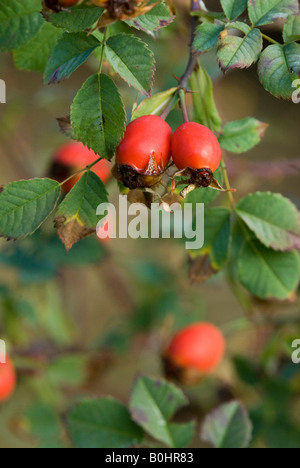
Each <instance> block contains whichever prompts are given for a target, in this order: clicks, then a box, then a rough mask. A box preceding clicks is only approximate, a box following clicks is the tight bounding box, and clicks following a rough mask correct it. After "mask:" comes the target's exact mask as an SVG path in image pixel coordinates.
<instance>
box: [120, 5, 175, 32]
mask: <svg viewBox="0 0 300 468" xmlns="http://www.w3.org/2000/svg"><path fill="white" fill-rule="evenodd" d="M149 3H150V4H151V3H155V0H151V1H150V2H149ZM174 18H175V16H174V14H173V13H172V11H171V9H170V8H169V7H168V6H167V5H166V3H165V2H164V1H162V2H160V3H159V4H158V5H156V6H155V7H154V8H152V10H150V11H148V13H146V14H145V15H142V16H138V17H137V18H135V19H133V20H131V21H127V24H128V25H129V26H133V27H134V28H136V29H139V30H141V31H144V32H146V33H148V34H150V35H153V33H154V32H156V31H158V30H159V29H161V28H165V27H166V26H168V25H169V24H170V23H172V21H173V20H174Z"/></svg>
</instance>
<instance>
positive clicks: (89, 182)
mask: <svg viewBox="0 0 300 468" xmlns="http://www.w3.org/2000/svg"><path fill="white" fill-rule="evenodd" d="M107 202H108V198H107V191H106V188H105V185H104V184H103V182H102V180H101V179H100V178H99V177H98V176H97V175H96V174H95V173H94V172H92V171H87V172H85V173H84V175H83V176H82V177H81V178H80V180H79V181H78V182H77V184H76V185H75V186H74V187H73V188H72V190H71V192H70V193H68V195H67V196H66V198H65V199H64V201H63V202H62V203H61V205H60V206H59V209H58V211H57V215H58V216H65V217H66V220H67V222H71V221H73V220H74V219H76V220H77V222H78V223H80V224H83V225H84V226H86V227H91V228H93V227H95V226H96V224H97V222H98V221H99V217H98V216H97V215H96V210H97V207H98V205H100V203H107Z"/></svg>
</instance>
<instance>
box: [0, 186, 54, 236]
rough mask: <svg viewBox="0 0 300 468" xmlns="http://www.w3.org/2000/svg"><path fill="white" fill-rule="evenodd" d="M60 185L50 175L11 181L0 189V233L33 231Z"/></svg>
mask: <svg viewBox="0 0 300 468" xmlns="http://www.w3.org/2000/svg"><path fill="white" fill-rule="evenodd" d="M59 196H60V185H59V183H58V182H56V181H55V180H51V179H31V180H19V181H18V182H12V183H10V184H8V185H6V186H5V187H3V189H2V191H1V192H0V235H1V236H2V237H6V238H13V239H16V238H19V237H26V236H28V235H30V234H33V233H34V232H35V231H36V230H37V229H38V228H39V227H40V225H41V224H42V223H43V222H44V221H45V219H47V218H48V216H49V215H50V214H51V213H52V211H53V210H54V208H55V207H56V204H57V202H58V198H59Z"/></svg>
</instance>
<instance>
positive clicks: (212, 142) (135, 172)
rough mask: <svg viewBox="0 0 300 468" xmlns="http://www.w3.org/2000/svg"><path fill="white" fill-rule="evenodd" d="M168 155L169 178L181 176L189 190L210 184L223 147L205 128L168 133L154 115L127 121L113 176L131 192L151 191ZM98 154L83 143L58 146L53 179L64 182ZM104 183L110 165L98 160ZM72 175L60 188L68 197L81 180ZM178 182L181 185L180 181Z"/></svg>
mask: <svg viewBox="0 0 300 468" xmlns="http://www.w3.org/2000/svg"><path fill="white" fill-rule="evenodd" d="M171 157H172V158H173V162H174V164H175V166H176V167H177V169H178V171H177V172H176V173H175V174H174V176H173V184H172V187H173V189H174V181H175V177H176V176H182V177H185V180H184V182H185V183H186V184H187V189H185V190H184V191H183V192H182V193H183V194H186V193H188V192H189V191H190V190H193V189H194V188H199V187H209V186H210V185H211V184H212V183H213V182H214V181H215V179H214V172H215V171H216V170H217V169H218V167H219V165H220V162H221V148H220V145H219V142H218V140H217V138H216V136H215V135H214V134H213V133H212V131H211V130H209V128H207V127H204V126H203V125H200V124H198V123H195V122H187V123H184V124H182V125H180V126H179V127H178V128H177V130H176V131H175V133H174V135H173V133H172V130H171V127H170V126H169V125H168V124H167V123H166V122H165V121H164V120H163V119H162V118H161V117H158V116H156V115H146V116H143V117H139V118H137V119H136V120H134V121H133V122H131V123H130V124H129V125H128V126H127V128H126V132H125V135H124V137H123V139H122V141H121V143H120V144H119V146H118V147H117V150H116V165H115V167H114V168H113V173H114V175H115V177H116V178H117V179H118V180H119V181H120V182H122V184H123V185H124V186H125V187H127V188H129V189H137V188H152V187H154V186H155V185H157V184H158V183H159V182H160V181H161V179H162V177H163V175H164V173H165V171H166V169H167V168H168V167H169V166H170V161H171ZM97 159H98V156H97V155H96V154H95V153H94V152H93V151H92V150H89V149H88V148H86V147H85V146H84V145H83V144H82V143H79V142H72V143H67V144H66V145H64V146H62V147H61V148H60V149H59V151H58V152H57V154H56V155H55V158H54V163H53V165H52V169H51V176H52V177H53V178H54V179H56V180H58V181H59V182H62V181H64V180H66V179H67V178H68V177H69V176H70V175H71V174H72V173H74V172H75V173H76V171H80V170H81V169H84V168H85V167H86V166H88V165H90V164H92V163H93V162H95V161H96V160H97ZM92 171H94V172H95V173H96V174H97V175H98V176H99V177H100V178H101V179H102V181H103V182H104V183H106V182H107V181H108V179H109V178H110V175H111V164H110V163H109V162H108V161H106V160H104V159H103V160H101V161H100V162H98V163H97V164H95V165H94V166H93V167H92ZM81 175H82V174H81V173H79V174H77V175H74V177H73V178H71V179H69V180H68V181H67V182H66V183H65V184H64V190H65V192H66V193H68V192H69V191H70V190H71V189H72V188H73V187H74V185H75V184H76V182H77V181H78V180H79V178H80V177H81ZM181 183H182V182H181Z"/></svg>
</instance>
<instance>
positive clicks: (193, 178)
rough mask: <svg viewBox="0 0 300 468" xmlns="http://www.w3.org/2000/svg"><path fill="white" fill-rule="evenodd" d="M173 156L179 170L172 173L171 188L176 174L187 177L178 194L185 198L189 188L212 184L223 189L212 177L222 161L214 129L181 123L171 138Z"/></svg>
mask: <svg viewBox="0 0 300 468" xmlns="http://www.w3.org/2000/svg"><path fill="white" fill-rule="evenodd" d="M172 157H173V161H174V164H175V166H176V167H177V168H178V169H179V171H178V172H176V173H175V174H174V177H173V183H172V189H173V190H174V189H175V177H179V176H182V177H186V179H185V180H184V181H183V182H181V184H182V183H186V184H187V187H186V188H185V189H183V191H182V192H181V195H182V196H183V197H184V198H185V197H186V195H187V194H188V193H190V192H191V191H192V190H194V189H196V188H200V187H211V188H214V189H216V190H221V191H224V189H223V188H222V187H221V186H220V184H219V183H218V181H217V180H216V179H215V178H214V172H215V171H216V170H217V169H218V167H219V166H220V163H221V147H220V144H219V142H218V139H217V137H216V136H215V135H214V134H213V132H212V131H211V130H210V129H209V128H207V127H205V126H204V125H200V124H198V123H196V122H186V123H184V124H182V125H180V126H179V127H178V128H177V130H176V131H175V133H174V135H173V138H172Z"/></svg>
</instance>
